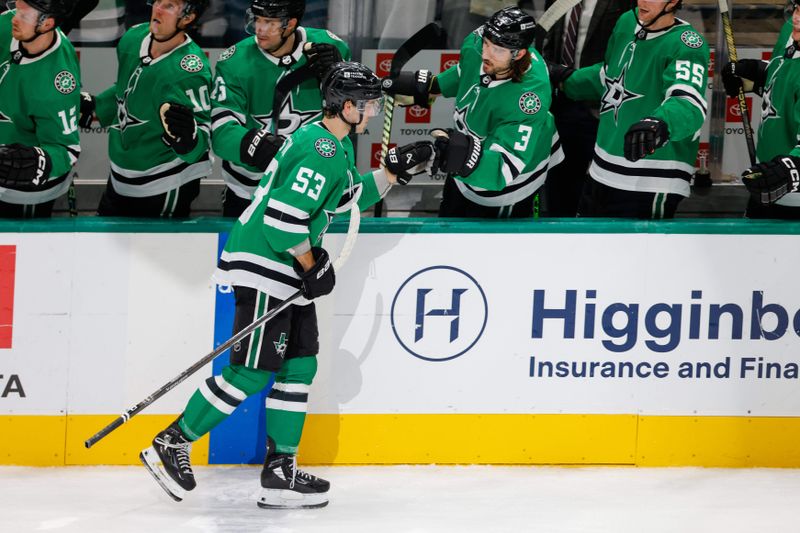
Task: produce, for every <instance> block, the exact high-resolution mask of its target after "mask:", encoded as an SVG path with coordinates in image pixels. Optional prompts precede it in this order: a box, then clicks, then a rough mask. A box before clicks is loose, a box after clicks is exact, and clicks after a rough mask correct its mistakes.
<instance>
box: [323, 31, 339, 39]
mask: <svg viewBox="0 0 800 533" xmlns="http://www.w3.org/2000/svg"><path fill="white" fill-rule="evenodd" d="M325 33H327V34H328V37H330V38H331V39H333V40H334V41H341V40H342V38H341V37H339V36H338V35H336V34H335V33H333V32H332V31H331V30H325Z"/></svg>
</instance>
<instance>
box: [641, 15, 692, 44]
mask: <svg viewBox="0 0 800 533" xmlns="http://www.w3.org/2000/svg"><path fill="white" fill-rule="evenodd" d="M687 24H688V22H686V21H685V20H681V19H679V18H678V17H675V24H673V25H672V26H670V27H669V28H664V29H663V30H656V31H650V30H648V29H646V28H642V25H641V24H639V22H638V21H637V22H636V28H634V30H633V34H634V35H635V36H636V39H637V40H639V41H650V40H652V39H658V38H659V37H661V36H662V35H666V34H668V33H669V32H671V31H672V30H673V29H675V28H680V27H681V26H685V25H687Z"/></svg>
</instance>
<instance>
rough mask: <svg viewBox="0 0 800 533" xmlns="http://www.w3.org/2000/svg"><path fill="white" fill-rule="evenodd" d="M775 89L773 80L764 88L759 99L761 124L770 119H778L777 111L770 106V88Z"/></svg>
mask: <svg viewBox="0 0 800 533" xmlns="http://www.w3.org/2000/svg"><path fill="white" fill-rule="evenodd" d="M773 87H775V80H774V79H773V80H772V82H771V83H770V84H769V85H767V86H766V87H765V88H764V96H762V97H761V123H762V124H763V123H765V122H766V121H768V120H769V119H771V118H780V116H779V115H778V110H777V109H775V106H774V105H772V88H773Z"/></svg>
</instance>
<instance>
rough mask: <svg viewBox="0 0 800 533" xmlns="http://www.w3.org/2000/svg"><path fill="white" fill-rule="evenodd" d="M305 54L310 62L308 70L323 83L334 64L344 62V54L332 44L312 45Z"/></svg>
mask: <svg viewBox="0 0 800 533" xmlns="http://www.w3.org/2000/svg"><path fill="white" fill-rule="evenodd" d="M303 53H304V54H305V56H306V59H307V60H308V68H310V69H311V72H313V73H314V76H316V77H317V79H318V80H320V81H322V79H323V78H324V77H325V74H327V72H328V70H330V68H331V66H332V65H333V64H334V63H338V62H340V61H342V53H341V52H339V49H338V48H336V47H335V46H334V45H332V44H328V43H312V44H311V45H309V46H308V47H307V48H306V49H305V50H303Z"/></svg>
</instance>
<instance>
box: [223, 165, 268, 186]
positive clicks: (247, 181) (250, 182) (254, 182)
mask: <svg viewBox="0 0 800 533" xmlns="http://www.w3.org/2000/svg"><path fill="white" fill-rule="evenodd" d="M222 168H223V169H225V171H226V172H227V173H228V174H230V175H231V176H232V177H233V179H235V180H236V181H238V182H239V183H241V184H242V185H244V186H246V187H258V184H259V183H260V182H261V176H259V177H258V178H256V179H251V178H249V177H247V176H245V175H244V174H242V173H241V172H239V171H238V170H236V169H235V168H233V166H232V165H231V163H230V161H223V162H222Z"/></svg>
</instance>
